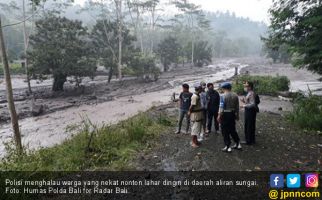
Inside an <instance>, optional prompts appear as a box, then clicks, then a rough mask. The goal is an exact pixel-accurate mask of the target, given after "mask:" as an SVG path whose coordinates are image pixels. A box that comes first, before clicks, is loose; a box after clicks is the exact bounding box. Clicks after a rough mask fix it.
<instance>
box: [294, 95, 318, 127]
mask: <svg viewBox="0 0 322 200" xmlns="http://www.w3.org/2000/svg"><path fill="white" fill-rule="evenodd" d="M289 119H290V120H291V121H292V122H293V123H295V124H297V125H298V126H299V127H301V128H305V129H309V130H319V131H322V97H320V96H315V95H312V94H309V96H308V97H305V96H303V95H299V96H298V97H297V98H296V99H295V100H294V110H293V112H292V113H291V114H290V115H289Z"/></svg>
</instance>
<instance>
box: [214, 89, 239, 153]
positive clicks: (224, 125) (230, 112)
mask: <svg viewBox="0 0 322 200" xmlns="http://www.w3.org/2000/svg"><path fill="white" fill-rule="evenodd" d="M221 87H222V88H227V87H229V88H231V85H230V83H225V84H223V85H222V86H221ZM218 114H219V115H220V116H221V130H222V134H223V137H224V142H225V145H226V147H225V148H229V147H230V145H231V139H230V136H231V137H232V138H233V140H234V142H235V143H236V144H239V141H240V139H239V136H238V133H237V131H236V119H237V118H239V99H238V96H237V94H235V93H233V92H230V91H229V92H226V93H225V94H223V95H222V96H221V97H220V105H219V113H218ZM239 145H240V144H239Z"/></svg>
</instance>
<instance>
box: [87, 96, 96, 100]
mask: <svg viewBox="0 0 322 200" xmlns="http://www.w3.org/2000/svg"><path fill="white" fill-rule="evenodd" d="M96 99H97V96H88V97H87V100H96Z"/></svg>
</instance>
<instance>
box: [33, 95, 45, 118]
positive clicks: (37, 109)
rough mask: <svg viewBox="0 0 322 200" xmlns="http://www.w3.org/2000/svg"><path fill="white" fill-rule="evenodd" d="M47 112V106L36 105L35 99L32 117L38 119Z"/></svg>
mask: <svg viewBox="0 0 322 200" xmlns="http://www.w3.org/2000/svg"><path fill="white" fill-rule="evenodd" d="M44 112H45V105H43V104H36V101H35V99H34V98H33V99H32V101H31V113H32V116H34V117H36V116H39V115H41V114H43V113H44Z"/></svg>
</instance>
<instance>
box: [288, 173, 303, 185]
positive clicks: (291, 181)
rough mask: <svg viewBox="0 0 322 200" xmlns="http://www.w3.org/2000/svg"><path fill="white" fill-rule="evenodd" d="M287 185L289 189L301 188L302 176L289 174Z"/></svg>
mask: <svg viewBox="0 0 322 200" xmlns="http://www.w3.org/2000/svg"><path fill="white" fill-rule="evenodd" d="M286 185H287V187H288V188H300V187H301V175H300V174H288V175H287V176H286Z"/></svg>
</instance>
